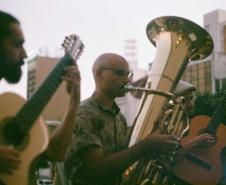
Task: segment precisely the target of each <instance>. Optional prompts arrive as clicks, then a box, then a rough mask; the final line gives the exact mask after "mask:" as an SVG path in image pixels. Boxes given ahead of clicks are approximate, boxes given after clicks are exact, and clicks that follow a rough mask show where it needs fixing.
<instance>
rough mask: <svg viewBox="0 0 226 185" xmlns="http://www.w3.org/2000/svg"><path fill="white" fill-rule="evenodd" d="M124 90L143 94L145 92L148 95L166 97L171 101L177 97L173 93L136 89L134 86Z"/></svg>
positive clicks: (128, 86)
mask: <svg viewBox="0 0 226 185" xmlns="http://www.w3.org/2000/svg"><path fill="white" fill-rule="evenodd" d="M124 89H125V91H126V92H130V91H141V92H145V93H146V94H156V95H160V96H164V97H167V98H170V99H174V98H175V95H174V94H173V93H171V92H167V91H159V90H153V89H149V88H143V87H134V86H132V85H125V86H124Z"/></svg>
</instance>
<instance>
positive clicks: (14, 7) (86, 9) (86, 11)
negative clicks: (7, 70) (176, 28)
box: [0, 0, 226, 99]
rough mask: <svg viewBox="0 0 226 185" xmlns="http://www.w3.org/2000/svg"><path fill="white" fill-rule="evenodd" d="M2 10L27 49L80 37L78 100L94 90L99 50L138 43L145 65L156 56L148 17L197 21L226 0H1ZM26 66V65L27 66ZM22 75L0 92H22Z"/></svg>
mask: <svg viewBox="0 0 226 185" xmlns="http://www.w3.org/2000/svg"><path fill="white" fill-rule="evenodd" d="M0 7H1V10H5V11H8V12H10V13H12V14H13V15H15V16H16V17H18V18H19V19H20V21H21V23H22V28H23V31H24V34H25V38H26V43H25V48H26V50H27V52H28V53H29V54H30V53H33V54H34V53H37V52H38V51H39V50H40V48H42V49H44V48H47V49H48V51H49V54H50V55H55V52H56V50H58V49H59V48H60V44H61V43H62V41H63V39H64V37H65V36H66V35H69V34H71V33H75V34H77V35H79V36H80V38H81V39H82V40H83V42H84V44H85V49H84V53H83V54H82V56H81V58H80V59H79V61H78V64H79V67H80V70H81V75H82V99H84V98H86V97H87V96H89V95H90V94H91V93H92V91H93V89H94V82H93V80H91V79H92V74H91V67H92V63H93V61H94V60H95V58H96V57H97V56H98V55H99V54H101V53H103V52H116V53H119V54H123V51H124V50H123V46H124V40H126V39H136V40H137V41H138V60H139V63H138V66H139V67H140V68H147V65H148V63H149V62H151V61H152V60H153V58H154V55H155V48H154V47H153V46H152V45H151V43H150V42H149V40H148V38H147V36H146V33H145V30H146V25H147V24H148V22H150V21H151V20H152V19H154V18H156V17H159V16H165V15H174V16H180V17H184V18H187V19H190V20H192V21H194V22H196V23H198V24H200V25H202V24H203V15H204V14H206V13H209V12H211V11H214V10H216V9H224V10H226V1H225V0H189V1H184V0H170V1H169V0H158V1H154V0H37V1H35V0H1V1H0ZM25 67H26V66H25ZM24 81H25V77H23V78H22V80H21V82H20V84H19V85H16V86H10V87H9V86H6V84H5V83H4V82H1V83H0V86H1V87H0V91H2V90H3V89H7V90H10V91H11V90H13V91H15V92H17V93H19V94H21V95H22V96H25V90H24V86H25V82H24Z"/></svg>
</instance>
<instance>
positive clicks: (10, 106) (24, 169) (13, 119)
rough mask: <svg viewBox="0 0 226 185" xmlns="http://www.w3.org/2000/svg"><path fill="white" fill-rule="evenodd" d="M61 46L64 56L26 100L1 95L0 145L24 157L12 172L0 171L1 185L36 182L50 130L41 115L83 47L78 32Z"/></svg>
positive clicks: (30, 184) (33, 183)
mask: <svg viewBox="0 0 226 185" xmlns="http://www.w3.org/2000/svg"><path fill="white" fill-rule="evenodd" d="M62 46H63V47H64V49H65V55H64V56H63V57H62V59H61V60H60V62H59V63H58V64H57V65H56V66H55V67H54V69H53V70H52V71H51V73H50V74H49V75H48V77H47V78H46V79H45V80H44V82H43V83H42V85H41V86H40V87H39V88H38V89H37V90H36V92H35V93H34V94H33V96H32V97H31V98H30V99H28V101H27V102H25V101H24V99H23V98H21V97H20V96H18V95H15V94H13V93H4V94H2V95H0V105H1V108H0V145H7V146H12V147H14V148H15V149H17V150H18V151H20V159H21V164H20V166H19V168H18V169H17V170H15V171H14V173H13V174H12V175H8V174H3V173H2V174H0V185H19V184H21V185H35V184H36V181H35V172H34V166H35V161H36V159H37V158H38V156H39V155H40V154H41V153H43V151H44V150H45V149H46V148H47V146H48V130H47V127H46V125H45V124H44V122H43V120H42V119H41V118H40V117H39V115H40V114H41V112H42V110H43V109H44V107H45V106H46V104H47V103H48V102H49V100H50V98H51V97H52V95H53V94H54V92H55V91H56V90H57V88H58V87H59V85H60V83H61V82H62V75H63V74H64V69H65V67H67V66H70V65H73V62H75V61H76V60H77V59H78V57H79V56H80V54H81V52H82V51H83V48H84V45H83V43H82V41H81V40H80V39H79V37H78V36H76V35H70V36H69V37H66V38H65V41H64V43H63V44H62ZM20 105H22V106H20ZM21 107H22V108H21Z"/></svg>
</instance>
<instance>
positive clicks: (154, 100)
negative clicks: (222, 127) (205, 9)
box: [125, 16, 213, 185]
mask: <svg viewBox="0 0 226 185" xmlns="http://www.w3.org/2000/svg"><path fill="white" fill-rule="evenodd" d="M146 33H147V36H148V38H149V40H150V41H151V43H152V44H153V45H154V46H156V56H155V59H154V61H153V63H152V66H151V70H150V73H149V75H148V79H147V82H146V86H145V88H133V87H126V89H127V90H128V91H133V90H138V91H144V92H145V93H144V94H143V96H142V99H141V103H140V107H139V110H138V113H137V116H136V118H135V121H134V124H133V128H132V132H131V135H130V139H129V141H128V145H129V146H132V145H134V144H135V143H137V142H139V141H140V140H142V139H144V138H145V137H146V136H147V135H148V134H149V133H153V132H154V131H155V130H156V129H159V128H160V127H162V125H164V128H160V130H161V133H168V134H175V133H176V135H177V136H178V135H180V137H182V135H183V133H184V132H185V130H187V129H188V126H187V125H186V126H185V128H184V129H183V128H181V126H180V125H178V123H180V121H175V120H170V121H169V123H170V124H169V125H165V124H162V123H159V121H158V119H159V118H160V117H165V115H166V116H167V119H169V118H168V117H171V119H175V118H176V119H178V117H179V119H180V118H181V115H182V113H183V100H181V101H180V102H179V103H176V104H175V106H174V108H173V109H172V110H170V111H168V112H170V114H168V113H166V111H165V108H166V107H167V106H168V104H169V102H172V101H174V100H175V96H173V94H174V93H173V92H174V91H175V89H176V86H177V84H178V82H179V80H180V78H181V76H182V74H183V72H184V70H185V68H186V66H187V64H188V63H189V62H190V61H195V60H201V59H204V58H206V57H207V56H209V55H210V53H211V52H212V50H213V40H212V38H211V36H210V34H209V33H208V32H207V31H206V30H205V29H203V28H202V27H200V26H199V25H197V24H196V23H194V22H192V21H190V20H187V19H185V18H181V17H175V16H163V17H159V18H156V19H154V20H152V21H151V22H150V23H149V24H148V25H147V28H146ZM152 89H153V90H152ZM156 92H157V93H156ZM159 92H162V93H159ZM167 92H168V93H167ZM175 112H176V113H175ZM178 115H179V116H178ZM175 122H176V123H175ZM169 127H170V128H173V129H169ZM178 128H180V129H178ZM166 131H167V132H166ZM174 154H175V152H172V153H171V154H170V155H167V156H166V155H164V157H165V159H162V156H161V155H159V154H157V155H153V156H152V158H153V157H154V159H150V157H144V158H143V159H140V160H139V161H137V162H136V163H135V164H133V165H132V166H131V167H130V168H129V169H127V170H126V173H125V175H126V181H127V182H129V183H125V184H130V185H131V184H134V185H137V184H142V185H144V184H166V181H167V180H166V179H165V178H164V177H163V178H162V180H160V179H159V177H160V176H161V175H162V172H164V173H163V176H165V175H167V171H168V170H169V169H170V165H171V162H172V157H173V155H174ZM156 156H161V162H160V163H161V164H159V163H158V161H157V162H156V160H159V159H156V158H155V157H156ZM164 160H165V161H164ZM150 161H151V162H150ZM153 161H154V162H153ZM166 161H170V164H169V163H167V167H166V165H164V163H165V162H166ZM162 163H163V164H162ZM153 164H154V166H155V167H157V168H155V169H154V171H155V172H154V174H155V175H150V174H149V173H153V169H152V166H153ZM163 168H164V169H163ZM156 169H157V170H156ZM144 174H145V175H144ZM156 174H157V175H156Z"/></svg>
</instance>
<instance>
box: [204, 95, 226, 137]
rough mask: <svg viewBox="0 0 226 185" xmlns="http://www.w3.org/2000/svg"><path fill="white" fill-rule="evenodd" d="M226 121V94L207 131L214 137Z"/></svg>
mask: <svg viewBox="0 0 226 185" xmlns="http://www.w3.org/2000/svg"><path fill="white" fill-rule="evenodd" d="M225 121H226V93H225V94H224V95H223V97H222V98H221V101H220V103H219V105H218V107H217V109H216V111H215V112H214V115H213V117H212V119H211V120H210V122H209V124H208V127H207V131H208V132H209V133H211V134H213V135H215V134H216V131H217V128H218V126H219V125H220V124H221V123H225Z"/></svg>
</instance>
